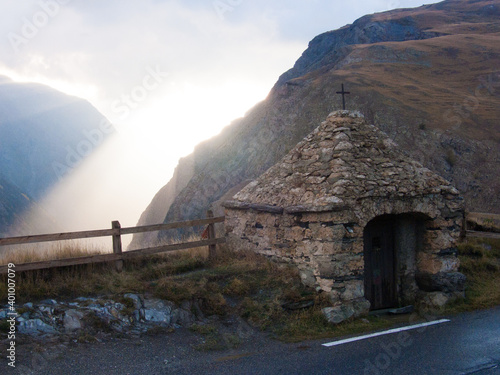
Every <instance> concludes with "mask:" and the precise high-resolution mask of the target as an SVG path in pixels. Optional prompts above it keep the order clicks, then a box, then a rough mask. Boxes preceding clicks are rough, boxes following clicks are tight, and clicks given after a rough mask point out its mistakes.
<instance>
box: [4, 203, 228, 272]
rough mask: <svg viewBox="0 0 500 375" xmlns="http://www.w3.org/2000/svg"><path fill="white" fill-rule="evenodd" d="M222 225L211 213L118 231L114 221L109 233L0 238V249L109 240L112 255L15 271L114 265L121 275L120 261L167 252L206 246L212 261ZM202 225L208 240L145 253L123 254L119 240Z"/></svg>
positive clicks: (29, 265)
mask: <svg viewBox="0 0 500 375" xmlns="http://www.w3.org/2000/svg"><path fill="white" fill-rule="evenodd" d="M222 222H224V217H223V216H221V217H214V216H213V213H212V211H208V212H207V218H206V219H198V220H189V221H182V222H176V223H168V224H155V225H145V226H140V227H130V228H121V226H120V223H119V222H118V221H113V222H112V224H111V229H100V230H91V231H83V232H69V233H54V234H41V235H34V236H22V237H9V238H0V246H6V245H20V244H28V243H39V242H48V241H63V240H75V239H84V238H95V237H106V236H112V239H113V253H111V254H100V255H89V256H84V257H78V258H67V259H57V260H47V261H41V262H33V263H22V264H16V267H15V271H16V272H19V271H31V270H41V269H46V268H54V267H64V266H74V265H80V264H89V263H101V262H113V261H114V262H115V267H116V269H117V271H118V272H121V270H122V267H123V260H125V259H131V258H135V257H138V256H143V255H152V254H158V253H164V252H169V251H176V250H183V249H192V248H196V247H202V246H208V248H209V257H214V256H215V254H216V246H217V245H218V244H222V243H224V242H225V238H223V237H221V238H216V235H215V224H216V223H222ZM205 225H208V227H207V230H206V231H205V233H206V234H207V238H206V239H201V240H200V241H191V242H185V243H177V244H172V245H161V246H155V247H149V248H146V249H138V250H131V251H125V252H122V240H121V236H122V235H126V234H134V233H144V232H153V231H159V230H168V229H178V228H186V227H194V226H205ZM7 270H8V266H7V265H3V266H0V274H5V273H7Z"/></svg>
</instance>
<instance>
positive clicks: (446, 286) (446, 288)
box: [416, 272, 466, 293]
mask: <svg viewBox="0 0 500 375" xmlns="http://www.w3.org/2000/svg"><path fill="white" fill-rule="evenodd" d="M416 280H417V284H418V287H419V288H420V289H421V290H423V291H425V292H445V293H453V292H463V291H464V290H465V280H466V277H465V275H464V274H462V273H460V272H438V273H435V274H430V273H423V272H421V273H418V274H417V275H416Z"/></svg>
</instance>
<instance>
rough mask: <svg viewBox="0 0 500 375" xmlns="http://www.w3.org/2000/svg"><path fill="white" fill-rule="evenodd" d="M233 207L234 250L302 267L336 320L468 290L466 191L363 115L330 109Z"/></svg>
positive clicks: (229, 226) (229, 204) (229, 216)
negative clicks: (463, 267)
mask: <svg viewBox="0 0 500 375" xmlns="http://www.w3.org/2000/svg"><path fill="white" fill-rule="evenodd" d="M224 207H225V213H226V223H225V225H226V237H227V242H228V244H229V245H230V247H231V248H233V249H235V250H237V249H251V250H253V251H255V252H257V253H260V254H264V255H267V256H270V257H272V258H273V259H275V260H278V261H281V262H288V263H292V264H294V265H296V266H297V267H298V269H299V272H300V276H301V278H302V281H303V283H304V284H306V285H308V286H311V287H314V288H316V289H317V290H322V291H324V292H327V293H329V295H330V299H331V302H332V307H331V308H330V312H332V311H333V312H337V313H340V314H336V315H335V314H334V316H335V317H334V318H333V319H332V321H333V322H335V323H337V322H339V321H342V320H344V319H345V318H349V317H351V316H354V317H356V316H360V315H363V314H365V313H367V312H368V311H369V310H379V309H386V308H396V307H402V306H406V305H410V304H413V305H415V304H416V305H417V306H418V305H419V304H422V303H424V302H425V303H427V305H431V306H437V307H439V306H442V305H444V304H445V303H446V302H447V301H449V300H450V299H451V298H456V297H457V296H461V295H463V290H464V284H465V276H463V275H462V274H461V273H459V272H458V266H459V260H458V257H457V250H456V247H455V243H456V241H457V239H458V238H459V236H460V230H461V223H462V218H463V210H464V207H463V200H462V198H461V197H460V195H459V192H458V191H457V190H456V189H455V188H454V187H453V186H451V185H450V183H449V182H447V181H446V180H444V179H443V178H441V177H440V176H438V175H437V174H436V173H434V172H432V171H430V170H429V169H427V168H425V167H423V166H422V165H421V164H420V163H418V162H416V161H414V160H412V159H411V158H409V157H408V156H407V155H406V154H404V153H403V152H402V151H401V150H400V149H398V147H397V145H396V144H395V143H394V142H393V141H392V140H391V139H390V138H389V137H388V136H387V135H386V134H385V133H383V132H382V131H381V130H379V129H378V128H376V127H375V126H373V125H370V124H368V123H367V121H366V120H365V119H364V117H363V116H362V115H361V114H360V113H359V112H351V111H336V112H333V113H331V114H330V115H329V116H328V117H327V119H326V121H324V122H322V123H321V125H320V126H319V127H317V128H316V129H315V130H314V131H313V132H312V133H311V134H309V135H308V136H307V137H306V138H304V139H303V140H302V141H301V142H300V143H299V144H298V145H297V146H296V147H295V148H294V149H292V150H291V151H290V152H289V153H288V154H287V155H286V156H285V157H284V158H283V159H282V160H281V161H280V162H278V163H277V164H276V165H274V166H273V167H271V168H270V169H269V170H267V171H266V172H265V173H264V174H262V175H261V176H260V177H259V178H257V179H256V180H254V181H252V182H251V183H249V184H248V185H247V186H245V187H244V188H243V189H242V190H241V191H239V192H238V193H237V194H236V195H235V196H234V197H233V198H232V200H230V201H226V202H225V203H224ZM325 313H327V312H325ZM339 315H340V316H341V318H339V317H338V316H339Z"/></svg>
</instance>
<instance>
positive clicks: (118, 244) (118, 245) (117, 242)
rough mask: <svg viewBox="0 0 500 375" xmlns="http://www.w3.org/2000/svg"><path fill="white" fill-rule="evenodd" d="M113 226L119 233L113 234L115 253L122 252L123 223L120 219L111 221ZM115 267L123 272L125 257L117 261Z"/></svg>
mask: <svg viewBox="0 0 500 375" xmlns="http://www.w3.org/2000/svg"><path fill="white" fill-rule="evenodd" d="M111 228H112V229H117V232H118V233H117V234H113V254H121V253H122V238H121V234H120V229H121V225H120V222H119V221H113V222H111ZM115 268H116V271H117V272H122V269H123V259H120V260H117V261H115Z"/></svg>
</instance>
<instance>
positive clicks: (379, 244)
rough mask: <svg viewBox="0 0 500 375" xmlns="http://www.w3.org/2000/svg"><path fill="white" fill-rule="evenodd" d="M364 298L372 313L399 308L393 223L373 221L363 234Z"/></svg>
mask: <svg viewBox="0 0 500 375" xmlns="http://www.w3.org/2000/svg"><path fill="white" fill-rule="evenodd" d="M364 258H365V298H366V299H367V300H368V301H370V303H371V307H370V308H371V310H379V309H386V308H390V307H396V306H397V293H396V277H395V276H396V272H395V264H396V259H395V258H396V256H395V251H394V220H393V219H392V218H390V217H384V218H378V219H375V220H372V221H371V222H370V223H368V225H367V226H366V228H365V231H364Z"/></svg>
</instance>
